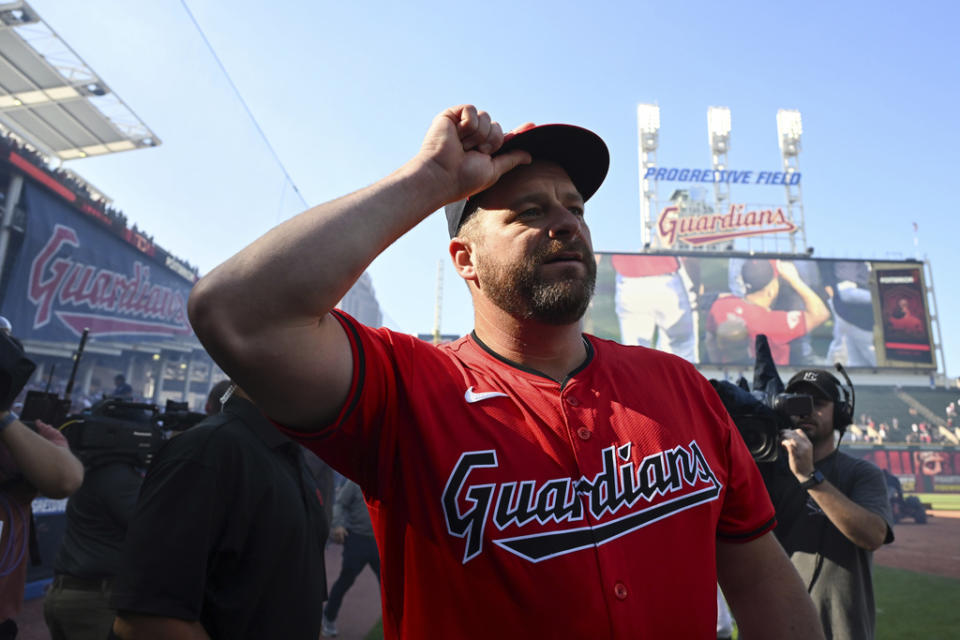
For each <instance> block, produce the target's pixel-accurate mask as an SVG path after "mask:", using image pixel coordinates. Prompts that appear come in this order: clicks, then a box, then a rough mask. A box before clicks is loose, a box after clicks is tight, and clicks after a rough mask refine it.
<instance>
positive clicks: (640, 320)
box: [585, 253, 936, 370]
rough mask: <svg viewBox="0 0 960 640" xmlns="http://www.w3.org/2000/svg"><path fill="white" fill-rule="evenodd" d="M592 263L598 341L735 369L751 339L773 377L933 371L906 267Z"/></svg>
mask: <svg viewBox="0 0 960 640" xmlns="http://www.w3.org/2000/svg"><path fill="white" fill-rule="evenodd" d="M597 259H598V267H597V288H596V295H595V296H594V299H593V302H592V303H591V306H590V309H589V310H588V312H587V317H586V319H585V327H586V330H587V331H588V332H590V333H594V334H595V335H597V336H599V337H602V338H608V339H611V340H616V341H618V342H621V343H623V344H635V345H643V346H651V347H655V348H658V349H661V350H663V351H668V352H670V353H674V354H676V355H679V356H681V357H683V358H686V359H687V360H689V361H691V362H693V363H696V364H711V365H721V366H726V365H730V366H731V367H734V368H737V369H743V368H746V367H752V365H753V362H754V360H755V355H754V352H753V348H754V342H755V338H756V336H757V335H758V334H761V333H762V334H764V335H766V336H767V339H768V341H769V343H770V347H771V351H772V352H773V358H774V361H775V362H776V363H777V364H778V365H791V366H824V365H826V366H830V365H832V364H833V363H834V362H839V363H841V364H843V365H844V366H845V367H847V368H858V367H859V368H871V369H872V368H878V367H897V368H913V369H924V370H929V369H934V368H936V363H935V361H934V358H933V347H932V344H931V341H930V336H931V332H930V330H929V316H928V311H927V308H926V291H925V288H924V285H923V279H922V265H921V264H919V263H916V262H900V263H889V262H884V263H873V262H871V261H864V260H824V259H812V258H805V259H783V258H779V259H778V258H771V257H763V256H757V255H752V256H751V255H744V254H733V253H724V254H721V255H709V254H708V255H681V254H666V253H657V254H611V253H600V254H598V255H597ZM908 280H909V282H908ZM919 329H922V331H920V330H919Z"/></svg>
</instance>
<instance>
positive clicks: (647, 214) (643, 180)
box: [637, 104, 660, 249]
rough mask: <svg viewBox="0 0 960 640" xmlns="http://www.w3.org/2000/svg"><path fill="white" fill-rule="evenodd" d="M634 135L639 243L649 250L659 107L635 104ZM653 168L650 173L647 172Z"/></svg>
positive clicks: (652, 223)
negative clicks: (636, 137)
mask: <svg viewBox="0 0 960 640" xmlns="http://www.w3.org/2000/svg"><path fill="white" fill-rule="evenodd" d="M637 133H638V135H639V142H640V144H639V152H640V218H641V221H642V224H641V226H640V240H641V243H642V244H643V248H644V249H649V248H650V247H651V245H652V244H653V241H654V238H656V237H657V235H656V234H655V233H654V232H653V231H654V225H655V224H656V221H655V219H656V215H657V179H656V168H657V146H658V143H659V138H660V107H659V106H657V105H655V104H638V105H637ZM651 169H653V171H651Z"/></svg>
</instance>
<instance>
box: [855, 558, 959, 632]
mask: <svg viewBox="0 0 960 640" xmlns="http://www.w3.org/2000/svg"><path fill="white" fill-rule="evenodd" d="M873 571H874V573H873V586H874V590H875V593H876V601H877V640H887V639H889V640H894V639H899V638H923V639H924V640H939V639H941V638H942V639H944V640H946V639H947V638H956V637H957V630H958V629H960V607H958V606H957V603H958V602H960V580H953V579H951V578H943V577H941V576H933V575H928V574H925V573H914V572H912V571H904V570H903V569H890V568H888V567H874V569H873Z"/></svg>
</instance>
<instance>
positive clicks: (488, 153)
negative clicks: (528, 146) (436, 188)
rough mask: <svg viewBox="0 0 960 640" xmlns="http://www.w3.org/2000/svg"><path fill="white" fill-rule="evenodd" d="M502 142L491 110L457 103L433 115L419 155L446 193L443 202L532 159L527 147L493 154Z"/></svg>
mask: <svg viewBox="0 0 960 640" xmlns="http://www.w3.org/2000/svg"><path fill="white" fill-rule="evenodd" d="M501 145H503V131H502V130H501V128H500V125H499V124H498V123H497V122H495V121H493V120H492V119H491V118H490V114H488V113H487V112H486V111H478V110H477V108H476V107H474V106H473V105H459V106H456V107H451V108H449V109H446V110H445V111H443V112H442V113H440V114H439V115H437V117H435V118H434V119H433V123H432V124H431V125H430V129H429V130H428V131H427V135H426V136H425V137H424V140H423V145H422V146H421V148H420V153H419V154H418V155H419V157H420V159H421V160H422V161H423V162H425V163H426V166H427V167H428V168H429V169H430V171H431V172H433V173H434V174H435V176H436V179H437V180H438V182H439V183H441V184H442V187H441V188H443V190H444V191H445V192H446V193H448V195H447V196H446V197H445V198H444V200H445V202H455V201H457V200H460V199H462V198H466V197H469V196H471V195H473V194H475V193H478V192H480V191H483V190H484V189H486V188H487V187H489V186H491V185H493V184H494V183H495V182H496V181H497V180H499V179H500V176H502V175H503V174H505V173H506V172H508V171H510V170H511V169H513V168H514V167H516V166H518V165H520V164H527V163H529V162H530V161H531V158H530V154H529V153H527V152H526V151H511V152H510V153H505V154H503V155H499V156H496V157H493V155H492V154H494V153H496V152H497V150H498V149H500V147H501Z"/></svg>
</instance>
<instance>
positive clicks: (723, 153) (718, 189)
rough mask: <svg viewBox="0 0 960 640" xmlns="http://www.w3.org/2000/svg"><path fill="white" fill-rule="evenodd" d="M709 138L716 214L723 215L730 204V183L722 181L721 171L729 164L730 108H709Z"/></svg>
mask: <svg viewBox="0 0 960 640" xmlns="http://www.w3.org/2000/svg"><path fill="white" fill-rule="evenodd" d="M707 138H708V140H709V142H710V157H711V158H712V161H713V179H714V183H713V201H714V213H718V214H722V213H723V212H724V210H725V209H726V208H727V206H728V205H729V204H730V183H729V182H726V181H725V180H721V178H720V176H721V175H722V174H721V173H719V172H721V171H724V170H726V169H727V167H728V166H729V165H728V164H727V151H728V150H729V149H730V109H729V108H728V107H709V108H708V109H707Z"/></svg>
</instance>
